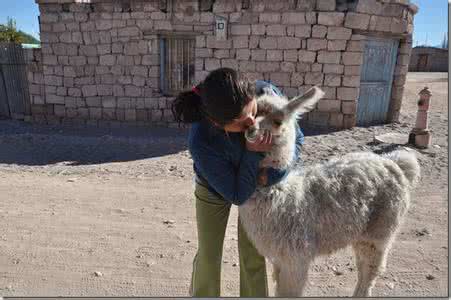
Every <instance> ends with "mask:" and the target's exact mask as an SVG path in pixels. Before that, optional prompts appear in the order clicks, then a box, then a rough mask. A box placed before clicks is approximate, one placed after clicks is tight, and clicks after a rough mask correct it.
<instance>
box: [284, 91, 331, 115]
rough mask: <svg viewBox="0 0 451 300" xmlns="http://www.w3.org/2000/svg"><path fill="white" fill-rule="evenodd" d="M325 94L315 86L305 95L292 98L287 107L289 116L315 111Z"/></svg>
mask: <svg viewBox="0 0 451 300" xmlns="http://www.w3.org/2000/svg"><path fill="white" fill-rule="evenodd" d="M324 94H325V93H324V92H323V91H322V90H321V89H320V88H318V87H316V86H314V87H312V88H311V89H309V90H308V91H307V92H305V94H303V95H299V96H296V97H294V98H292V99H291V100H290V101H289V102H288V104H287V105H286V107H285V110H286V112H287V113H288V114H293V113H297V114H298V115H302V114H305V113H308V112H309V111H311V110H313V109H314V108H315V106H316V103H318V101H319V99H321V98H322V97H323V96H324Z"/></svg>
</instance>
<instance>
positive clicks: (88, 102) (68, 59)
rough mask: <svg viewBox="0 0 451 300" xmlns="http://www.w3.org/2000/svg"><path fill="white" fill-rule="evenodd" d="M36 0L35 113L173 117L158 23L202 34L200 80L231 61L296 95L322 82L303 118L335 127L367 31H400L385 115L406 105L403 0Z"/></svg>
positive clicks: (408, 35)
mask: <svg viewBox="0 0 451 300" xmlns="http://www.w3.org/2000/svg"><path fill="white" fill-rule="evenodd" d="M36 2H37V3H39V6H40V12H41V17H40V20H41V42H42V50H41V51H42V57H39V59H38V58H36V64H39V65H40V66H39V67H36V68H33V71H30V73H31V74H30V76H29V77H30V79H32V83H33V84H32V85H30V92H31V94H32V108H33V118H34V120H36V121H41V122H54V123H59V122H65V123H74V124H90V125H106V126H121V124H124V123H128V122H131V123H133V124H138V125H146V124H153V125H159V126H171V127H176V126H178V125H177V124H174V122H173V119H172V114H171V111H170V105H171V102H172V101H173V98H172V97H165V96H163V95H162V94H161V93H160V87H159V84H160V83H159V76H160V72H159V61H160V60H159V43H158V34H160V33H167V32H177V33H186V34H191V35H193V34H194V35H195V40H196V42H195V44H196V48H195V57H196V59H195V74H196V75H195V79H196V82H199V81H201V80H202V79H203V78H205V76H206V75H207V74H208V72H209V71H211V70H214V69H216V68H219V67H231V68H235V69H237V70H238V71H240V72H243V73H245V74H246V75H247V76H248V77H250V78H251V79H264V80H270V81H271V82H273V83H274V84H275V85H277V86H278V87H279V88H281V89H282V90H283V92H284V93H285V94H286V95H288V96H289V97H292V96H295V95H297V94H299V93H302V92H303V91H305V90H306V89H308V88H310V87H311V86H312V85H319V86H321V87H322V88H323V89H324V90H325V91H326V96H325V98H324V99H323V100H321V101H320V103H319V104H318V107H317V109H316V110H315V111H313V112H311V113H310V114H309V115H308V117H307V118H306V121H308V122H309V123H311V124H314V125H321V126H330V127H337V128H350V127H353V126H355V122H356V107H357V99H358V95H359V86H360V66H361V64H362V59H363V46H364V41H365V38H366V36H367V35H381V36H386V37H396V38H399V39H400V40H401V43H400V48H399V51H398V59H397V66H396V70H395V78H394V82H393V89H392V101H391V104H390V112H389V120H390V121H394V120H397V118H398V116H399V110H400V107H401V99H402V93H403V85H404V83H405V76H406V73H407V68H408V62H409V55H410V50H411V43H412V31H413V15H414V14H415V12H416V8H415V7H414V6H412V5H410V4H409V1H407V0H356V5H354V6H352V7H350V8H349V9H350V10H348V11H338V9H340V10H341V9H342V8H341V7H340V8H338V7H336V1H335V0H309V1H293V0H280V1H274V0H255V1H254V0H253V1H249V3H250V4H249V8H247V9H242V3H243V1H241V0H216V1H215V2H214V4H213V6H212V11H199V4H198V1H197V0H173V1H169V0H168V1H159V0H158V1H157V0H148V1H138V0H135V1H133V0H132V1H125V0H121V1H111V0H95V1H91V3H74V2H75V0H36ZM164 2H166V3H167V5H168V7H167V8H166V11H167V12H164V11H162V10H161V9H160V8H161V7H160V5H162V4H161V3H164ZM124 3H125V4H127V3H129V4H130V12H128V11H124V7H127V6H126V5H125V6H124ZM206 3H207V4H208V1H206ZM296 3H298V4H297V7H295V5H296ZM202 5H205V3H203V4H202ZM207 8H208V5H207ZM215 16H222V17H224V18H226V19H227V20H228V26H229V30H228V39H227V40H225V41H218V40H216V37H215V36H214V31H213V29H214V22H215Z"/></svg>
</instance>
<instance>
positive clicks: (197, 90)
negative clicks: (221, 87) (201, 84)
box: [191, 86, 200, 96]
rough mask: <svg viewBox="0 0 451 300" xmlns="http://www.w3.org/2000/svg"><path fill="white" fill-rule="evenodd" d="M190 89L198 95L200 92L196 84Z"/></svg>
mask: <svg viewBox="0 0 451 300" xmlns="http://www.w3.org/2000/svg"><path fill="white" fill-rule="evenodd" d="M191 91H192V92H193V93H194V94H196V95H197V96H200V92H199V89H198V88H197V86H193V88H192V89H191Z"/></svg>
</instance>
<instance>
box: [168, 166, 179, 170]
mask: <svg viewBox="0 0 451 300" xmlns="http://www.w3.org/2000/svg"><path fill="white" fill-rule="evenodd" d="M175 170H177V166H170V167H169V171H175Z"/></svg>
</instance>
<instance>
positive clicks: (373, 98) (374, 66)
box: [357, 37, 399, 126]
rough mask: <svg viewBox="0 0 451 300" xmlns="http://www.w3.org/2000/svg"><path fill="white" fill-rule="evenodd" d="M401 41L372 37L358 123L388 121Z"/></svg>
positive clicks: (368, 43)
mask: <svg viewBox="0 0 451 300" xmlns="http://www.w3.org/2000/svg"><path fill="white" fill-rule="evenodd" d="M398 45H399V40H392V39H381V38H372V37H368V38H367V40H366V43H365V50H364V56H363V65H362V70H361V79H360V81H361V82H360V95H359V101H358V104H357V125H360V126H365V125H373V124H381V123H385V122H386V119H387V112H388V107H389V104H390V98H391V87H392V82H393V72H394V70H395V65H396V54H397V52H398Z"/></svg>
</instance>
